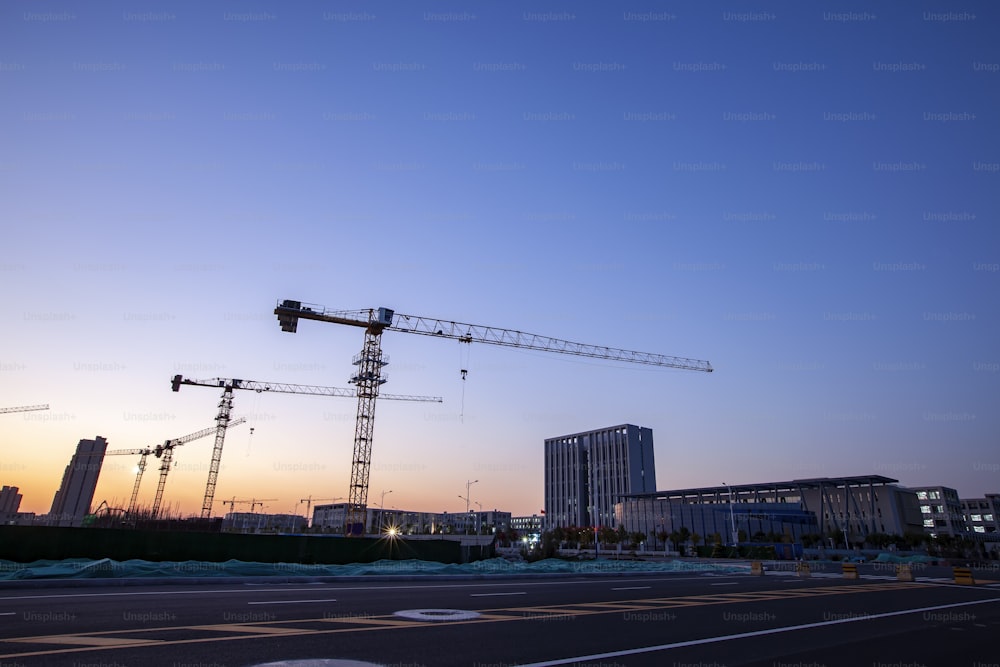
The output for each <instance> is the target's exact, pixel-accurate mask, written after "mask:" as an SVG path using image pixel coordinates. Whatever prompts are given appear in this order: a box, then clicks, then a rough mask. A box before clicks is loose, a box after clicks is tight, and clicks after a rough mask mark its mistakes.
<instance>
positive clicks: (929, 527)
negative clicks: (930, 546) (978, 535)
mask: <svg viewBox="0 0 1000 667" xmlns="http://www.w3.org/2000/svg"><path fill="white" fill-rule="evenodd" d="M910 490H911V491H913V492H914V493H915V494H916V495H917V502H918V504H919V506H920V515H921V523H922V525H923V530H924V532H925V533H927V534H929V535H930V536H931V537H937V536H939V535H950V536H952V537H969V536H970V535H969V533H970V532H971V531H970V529H969V526H968V525H966V523H965V512H964V510H963V508H962V500H961V499H960V498H959V497H958V491H956V490H955V489H953V488H951V487H948V486H918V487H911V488H910Z"/></svg>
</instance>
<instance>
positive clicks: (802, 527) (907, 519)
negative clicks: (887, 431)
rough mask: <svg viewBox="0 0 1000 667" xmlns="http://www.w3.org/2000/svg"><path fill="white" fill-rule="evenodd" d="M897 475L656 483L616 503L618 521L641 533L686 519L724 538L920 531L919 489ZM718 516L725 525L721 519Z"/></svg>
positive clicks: (687, 523) (699, 530) (668, 527)
mask: <svg viewBox="0 0 1000 667" xmlns="http://www.w3.org/2000/svg"><path fill="white" fill-rule="evenodd" d="M896 482H897V480H894V479H890V478H888V477H882V476H878V475H875V476H871V475H866V476H859V477H833V478H831V477H822V478H817V479H802V480H792V481H789V482H770V483H764V484H739V485H732V486H726V485H723V486H712V487H704V488H696V489H680V490H676V491H658V492H655V493H649V494H638V495H633V496H630V497H627V498H626V499H625V500H624V502H623V503H622V504H621V506H620V508H619V510H618V512H619V521H621V522H622V525H625V527H626V529H628V530H630V531H631V530H637V531H640V532H643V533H644V534H646V535H651V534H657V533H659V532H661V531H660V526H661V525H662V526H663V527H664V529H665V531H666V532H667V533H670V532H671V531H672V530H673V529H675V528H676V529H679V528H680V527H681V526H684V527H686V528H687V529H688V530H690V531H692V532H697V533H698V534H699V535H700V536H702V537H705V536H706V533H705V532H703V531H710V532H709V533H708V534H712V533H716V532H717V533H719V534H720V535H722V536H724V537H725V539H724V541H725V542H732V541H733V537H732V533H733V532H736V533H738V534H739V533H740V532H742V533H743V535H744V536H745V537H747V538H750V539H752V537H753V535H755V534H758V533H765V534H767V533H775V534H780V535H784V534H791V535H792V536H793V537H794V538H798V537H799V536H800V535H802V534H805V533H812V534H817V535H822V536H824V537H827V536H830V535H833V534H837V533H841V532H842V533H843V534H844V535H845V536H846V537H847V538H848V539H850V540H851V541H857V540H861V539H864V538H865V537H866V536H868V535H870V534H872V533H885V534H889V535H905V534H906V533H919V532H920V531H921V530H923V528H922V525H921V519H920V512H919V507H918V505H917V494H916V493H914V492H913V491H911V490H910V489H906V488H903V487H900V486H897V485H896ZM691 506H703V507H707V508H708V509H697V510H696V509H690V507H691ZM803 513H808V514H810V515H811V516H812V518H811V519H808V520H807V519H806V518H804V515H803ZM723 518H725V519H728V523H729V526H728V527H723V526H722V519H723ZM733 524H735V526H734V525H733ZM630 526H634V528H631V527H630ZM831 546H836V545H833V544H831Z"/></svg>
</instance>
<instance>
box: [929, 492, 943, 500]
mask: <svg viewBox="0 0 1000 667" xmlns="http://www.w3.org/2000/svg"><path fill="white" fill-rule="evenodd" d="M927 497H928V498H929V499H930V500H941V492H940V491H931V492H930V493H928V494H927Z"/></svg>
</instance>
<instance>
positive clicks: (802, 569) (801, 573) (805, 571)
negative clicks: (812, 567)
mask: <svg viewBox="0 0 1000 667" xmlns="http://www.w3.org/2000/svg"><path fill="white" fill-rule="evenodd" d="M795 576H797V577H802V578H803V579H808V578H809V577H811V576H812V574H811V573H810V572H809V564H808V563H806V562H805V561H801V560H800V561H799V562H798V563H796V564H795Z"/></svg>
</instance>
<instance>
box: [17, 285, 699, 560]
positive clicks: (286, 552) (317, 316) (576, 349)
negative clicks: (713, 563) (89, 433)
mask: <svg viewBox="0 0 1000 667" xmlns="http://www.w3.org/2000/svg"><path fill="white" fill-rule="evenodd" d="M273 313H274V315H275V316H276V317H277V321H278V324H279V325H280V328H281V330H282V331H283V332H287V333H295V332H296V331H297V329H298V325H299V322H300V320H310V321H316V322H325V323H329V324H339V325H345V326H350V327H355V328H359V329H362V330H363V333H364V340H363V345H362V349H361V351H360V352H359V353H358V354H356V355H354V357H353V359H352V365H353V366H354V367H355V370H354V372H353V373H352V375H351V377H350V384H351V385H353V386H352V387H351V388H338V387H329V386H316V385H299V384H290V383H282V382H271V381H262V380H246V379H238V378H211V379H192V378H189V377H185V376H183V375H181V374H176V375H174V376H173V377H172V378H170V388H171V390H172V391H173V392H179V391H180V390H181V388H192V387H204V388H209V389H214V390H215V391H216V396H217V400H218V402H217V404H216V410H215V413H214V425H213V426H210V427H207V428H203V429H201V430H198V431H195V432H193V433H189V434H186V435H181V436H176V437H173V438H168V439H165V440H163V442H162V443H160V444H156V445H152V446H147V447H139V448H126V449H108V441H107V440H106V439H105V438H104V437H102V436H97V437H96V438H94V439H92V440H89V439H85V440H81V441H80V443H79V445H78V447H77V451H76V453H75V454H74V455H73V457H72V459H71V461H70V463H69V465H67V467H66V471H65V473H64V476H63V480H62V484H61V485H60V487H59V490H58V491H57V493H56V496H55V499H54V501H53V505H52V510H51V511H50V513H49V514H48V515H45V516H41V517H31V519H30V520H28V521H25V520H24V517H19V516H18V514H17V504H18V502H19V501H20V495H19V494H17V491H18V489H17V487H12V490H11V487H4V489H5V493H6V494H7V496H9V497H10V498H11V501H10V502H7V503H6V504H5V507H3V508H0V509H3V510H4V515H3V517H2V518H3V519H4V523H6V524H8V525H4V526H2V530H3V531H4V533H5V537H9V538H10V539H3V540H0V542H2V543H3V544H4V545H5V546H4V547H3V549H2V552H0V558H6V559H9V560H15V561H20V562H23V561H24V560H25V559H31V558H68V557H121V558H146V559H151V560H165V559H171V560H173V559H200V560H213V559H217V558H241V559H247V560H263V561H268V560H275V559H279V560H280V559H287V558H291V559H292V560H295V561H297V562H353V561H355V560H357V559H358V558H362V559H373V558H381V557H386V555H387V554H389V555H395V556H400V554H401V553H404V552H405V554H408V555H406V556H405V557H423V556H427V553H424V552H426V551H427V549H431V551H433V549H435V548H436V549H440V547H433V548H431V547H430V546H428V545H429V544H430V542H428V538H435V537H436V538H438V539H443V540H445V541H452V542H454V543H457V544H460V545H461V547H460V548H459V551H457V552H456V551H452V552H448V550H447V549H445V551H442V552H440V553H437V555H436V556H434V557H433V558H431V559H441V558H444V559H445V560H455V559H459V560H466V559H470V558H473V559H474V558H477V557H484V556H487V555H489V553H488V549H487V546H488V545H489V544H490V543H491V542H492V541H493V540H494V539H495V537H496V536H497V534H498V533H499V534H500V535H504V533H505V531H508V530H510V528H509V525H508V524H509V523H510V515H509V513H508V514H506V515H505V516H504V513H496V512H492V513H488V512H483V511H482V506H481V504H479V505H480V506H479V512H478V513H477V512H474V511H473V510H472V509H471V500H470V497H469V496H470V495H471V494H469V488H468V487H469V486H470V485H471V484H474V483H475V482H473V481H472V480H470V481H469V482H468V483H467V488H466V496H464V497H463V496H461V495H460V496H459V497H460V498H462V499H464V500H465V501H466V513H465V514H464V515H462V514H461V513H455V514H452V515H451V516H448V513H447V512H445V513H443V515H434V516H432V517H431V518H429V519H425V518H421V519H415V520H414V523H416V524H419V525H421V526H423V525H424V524H426V526H429V530H428V529H427V528H423V529H422V530H414V529H413V528H412V526H411V527H409V528H408V529H407V530H406V531H404V530H402V529H401V528H400V526H398V525H396V522H395V521H394V520H393V521H389V522H387V521H385V520H384V514H385V513H384V512H383V509H384V500H385V495H386V493H391V491H383V492H382V497H381V499H380V503H379V506H378V508H377V509H378V511H377V512H376V511H375V508H374V507H372V506H371V505H370V503H369V487H370V483H369V482H370V477H371V461H372V448H373V443H374V440H375V413H376V406H377V404H378V402H380V401H383V400H390V401H409V402H425V403H441V402H442V401H443V399H442V398H441V397H439V396H418V395H397V394H390V393H381V391H380V390H381V387H382V385H383V384H384V383H385V382H386V380H387V375H386V373H385V372H384V368H385V366H386V365H388V363H389V361H388V357H387V356H386V355H385V354H383V351H382V335H383V333H385V332H399V333H411V334H420V335H422V336H429V337H434V338H441V339H446V340H451V341H457V342H458V343H460V344H461V345H471V344H472V343H483V344H488V345H495V346H501V347H508V348H519V349H523V350H531V351H535V352H545V353H553V354H562V355H574V356H579V357H589V358H592V359H600V360H606V361H613V362H620V363H625V364H640V365H647V366H654V367H661V368H670V369H680V370H689V371H699V372H705V373H708V372H711V371H712V366H711V364H709V362H707V361H701V360H696V359H689V358H682V357H671V356H664V355H660V354H655V353H649V352H638V351H631V350H624V349H618V348H612V347H605V346H599V345H592V344H584V343H576V342H571V341H567V340H562V339H557V338H551V337H547V336H541V335H537V334H528V333H524V332H521V331H518V330H513V329H503V328H497V327H490V326H481V325H474V324H466V323H460V322H454V321H448V320H441V319H434V318H428V317H422V316H415V315H405V314H399V313H396V312H395V311H393V310H392V309H389V308H384V307H380V308H373V309H368V310H350V311H344V310H331V309H327V308H325V307H323V306H319V305H315V304H307V303H302V302H300V301H294V300H282V301H279V302H278V303H277V305H276V307H275V308H274V311H273ZM466 372H467V371H466V369H464V368H463V369H462V370H461V373H462V378H463V379H464V378H465V374H466ZM243 391H247V392H254V393H256V394H258V395H263V394H302V395H312V396H327V397H340V398H352V399H356V414H355V429H354V439H353V448H352V455H351V461H350V471H351V472H350V483H349V485H348V488H347V489H343V490H341V489H330V490H329V492H330V493H331V495H330V496H328V497H323V498H318V497H315V498H314V497H313V496H312V495H309V496H308V497H306V498H302V499H300V500H299V501H298V505H297V507H298V506H299V505H301V504H303V503H304V504H305V505H306V511H305V515H304V516H303V515H301V514H299V513H297V512H296V513H285V514H266V513H264V512H263V511H262V512H260V513H258V512H257V510H258V508H260V509H261V510H263V508H264V507H265V506H266V505H265V504H266V503H270V502H277V500H278V499H276V498H256V497H250V498H238V497H236V496H233V497H231V498H228V499H219V498H216V497H215V496H216V488H217V484H218V480H219V474H220V470H221V462H222V459H223V452H224V447H225V442H226V436H227V434H228V433H229V432H230V430H231V429H235V428H238V427H240V426H241V425H244V424H245V423H246V421H247V419H246V417H245V416H238V414H237V413H235V411H234V404H235V403H236V396H237V395H238V393H239V392H243ZM46 409H48V405H33V406H24V407H15V408H4V409H3V410H2V411H0V412H4V413H12V412H24V411H32V410H46ZM252 430H253V427H250V431H251V432H252ZM204 438H212V439H213V440H214V444H213V447H212V453H211V458H210V460H209V463H208V475H207V480H206V482H205V491H204V496H203V500H202V504H201V510H200V512H199V513H198V515H197V516H187V517H181V516H178V515H177V514H175V513H172V512H171V511H170V510H169V504H168V502H165V498H169V491H168V485H167V482H168V479H169V475H170V472H171V470H173V469H174V460H173V457H174V453H175V450H177V448H179V447H182V446H184V445H187V444H189V443H192V442H194V441H197V440H200V439H204ZM109 456H115V457H118V456H122V457H126V456H127V457H134V460H136V466H135V479H134V482H133V484H132V487H131V490H130V492H129V493H128V499H127V501H117V500H112V501H110V502H109V501H108V500H107V499H103V500H101V501H100V502H96V499H95V498H94V492H95V489H96V486H97V481H98V478H99V476H100V472H101V468H102V466H103V464H104V461H105V460H106V457H109ZM150 456H152V457H153V458H154V459H155V462H156V469H157V471H158V476H157V481H156V489H155V492H153V494H152V499H151V500H146V501H143V500H142V498H143V497H144V496H143V494H142V481H143V479H144V476H145V472H146V470H147V467H149V465H150V458H149V457H150ZM476 481H478V480H476ZM338 491H340V492H342V493H344V494H345V495H334V494H336V493H337V492H338ZM15 496H16V501H17V502H14V499H15ZM146 497H148V491H147V496H146ZM337 501H343V502H339V503H338V502H337ZM95 502H96V506H95ZM477 504H478V503H477ZM321 507H322V508H323V511H324V512H325V514H324V516H325V517H326V519H325V521H324V523H323V527H322V530H318V529H315V528H317V527H314V526H311V524H312V523H313V519H314V516H315V514H314V516H310V509H314V510H319V508H321ZM330 512H334V513H335V514H336V516H337V519H336V521H335V522H334V523H332V524H331V523H330V521H329V516H331V515H330ZM486 516H488V517H489V518H488V519H487V520H485V521H484V517H486ZM498 517H499V518H498ZM19 519H20V520H19ZM13 524H22V525H13ZM24 524H28V525H24ZM331 527H332V529H331ZM79 529H87V536H86V537H83V538H81V537H79ZM9 531H16V532H14V533H9ZM53 531H59V532H58V534H56V533H54V532H53ZM311 532H312V533H320V532H321V533H322V534H323V535H322V536H318V535H309V533H311ZM419 532H425V533H426V532H429V533H430V534H428V535H423V536H421V537H422V538H423V539H418V538H417V537H416V535H415V533H419ZM7 533H9V534H7ZM205 533H214V534H216V536H215V537H213V538H211V539H208V538H206V537H205V536H204V534H205ZM98 534H100V535H101V536H102V537H101V539H95V538H96V536H97V535H98ZM165 534H166V535H175V534H189V535H191V537H190V538H176V539H175V538H166V537H164V535H165ZM265 535H266V536H268V537H267V539H268V540H273V539H278V540H279V541H278V542H273V543H272V542H270V541H268V542H267V544H268V545H271V546H265V541H264V537H265ZM290 536H295V537H296V542H295V545H297V546H290V545H291V543H290V542H288V541H287V540H289V539H291V538H290ZM330 536H337V537H347V538H351V539H348V540H334V541H329V540H326V541H324V538H326V537H330ZM404 537H405V538H408V539H406V540H405V541H406V542H407V543H412V544H414V545H416V546H414V547H412V548H407V549H403V550H400V549H399V547H398V544H399V543H400V542H402V541H404ZM484 538H485V539H484ZM255 539H256V540H257V541H256V542H254V541H253V540H255ZM281 539H285V540H286V542H281V541H280V540H281ZM171 540H173V541H171ZM248 540H249V541H248ZM253 544H257V545H258V546H257V547H253V546H252V545H253ZM336 544H341V545H348V544H353V546H344V547H336V546H332V545H336ZM274 545H282V546H280V547H278V546H274ZM318 545H323V546H318ZM387 545H388V546H387ZM470 547H472V548H473V551H470V550H469V548H470ZM462 549H464V551H462ZM418 552H419V553H422V554H423V556H420V555H416V554H418ZM428 553H429V552H428ZM366 554H367V558H366ZM405 554H404V555H405Z"/></svg>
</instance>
